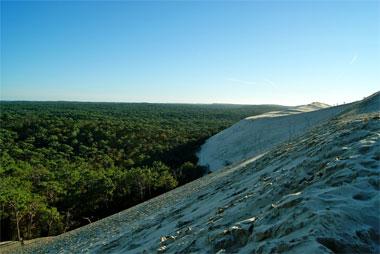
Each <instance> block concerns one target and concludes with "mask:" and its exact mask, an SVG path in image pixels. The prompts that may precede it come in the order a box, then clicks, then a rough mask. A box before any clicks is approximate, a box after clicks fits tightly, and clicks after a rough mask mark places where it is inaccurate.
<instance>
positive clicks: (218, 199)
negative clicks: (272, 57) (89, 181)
mask: <svg viewBox="0 0 380 254" xmlns="http://www.w3.org/2000/svg"><path fill="white" fill-rule="evenodd" d="M339 110H340V109H339ZM298 115H299V116H300V115H301V114H298ZM317 116H318V115H317ZM379 162H380V94H379V93H377V94H376V95H374V96H372V97H370V98H368V99H366V100H364V101H362V102H358V103H353V104H352V105H351V106H350V107H348V108H347V109H346V110H345V112H343V113H341V114H340V115H338V116H336V117H334V118H333V119H330V120H329V121H327V122H325V123H324V124H320V125H318V126H317V127H315V128H311V129H310V130H309V131H308V132H306V133H304V134H303V135H300V136H299V137H297V138H295V139H294V140H292V141H291V142H285V143H283V144H280V145H278V146H277V147H276V148H275V149H272V150H270V151H267V152H266V153H265V154H264V155H260V156H258V157H253V158H250V159H249V160H246V161H244V162H243V163H240V164H237V165H236V166H230V167H226V168H223V169H220V170H218V171H217V172H214V173H211V174H209V175H207V176H205V177H203V178H201V179H198V180H196V181H194V182H191V183H189V184H186V185H184V186H182V187H179V188H177V189H175V190H173V191H170V192H168V193H166V194H164V195H161V196H159V197H156V198H154V199H152V200H149V201H147V202H145V203H142V204H139V205H137V206H135V207H132V208H130V209H127V210H125V211H123V212H120V213H118V214H115V215H113V216H110V217H108V218H105V219H103V220H100V221H98V222H95V223H92V224H90V225H88V226H85V227H82V228H79V229H77V230H74V231H71V232H68V233H66V234H63V235H61V236H57V237H54V238H52V239H49V240H41V241H36V242H35V243H33V244H29V245H26V246H24V247H23V248H19V249H13V252H16V253H379V251H380V241H379V239H380V215H379V213H378V211H379V208H380V178H379V174H380V165H379Z"/></svg>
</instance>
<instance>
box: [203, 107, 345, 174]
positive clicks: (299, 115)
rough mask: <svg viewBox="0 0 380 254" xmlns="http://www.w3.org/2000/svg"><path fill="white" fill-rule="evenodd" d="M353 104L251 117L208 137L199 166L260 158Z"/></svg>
mask: <svg viewBox="0 0 380 254" xmlns="http://www.w3.org/2000/svg"><path fill="white" fill-rule="evenodd" d="M349 106H350V104H346V105H341V106H338V107H328V105H327V104H323V103H318V102H314V103H312V104H309V105H303V106H297V107H293V108H289V109H287V110H284V111H276V112H269V113H265V114H262V115H258V116H253V117H248V118H246V119H243V120H241V121H239V122H238V123H236V124H234V125H232V126H231V127H230V128H227V129H225V130H223V131H222V132H219V133H218V134H216V135H214V136H213V137H211V138H209V139H208V140H207V141H206V142H205V144H204V145H203V146H202V147H201V150H200V152H199V153H198V154H197V155H198V158H199V164H200V165H202V166H208V167H209V169H210V170H211V171H216V170H218V169H220V168H223V167H225V166H227V165H231V164H235V163H237V162H240V161H242V160H245V159H248V158H251V157H253V156H257V155H259V154H262V153H264V152H267V151H269V150H270V149H272V148H273V147H275V146H276V145H278V144H280V143H282V142H284V141H288V140H291V139H292V138H295V137H297V136H299V135H302V134H303V133H305V132H306V131H307V130H309V129H310V128H312V127H315V126H316V125H318V124H321V123H324V122H325V121H327V120H329V119H331V118H332V117H334V116H336V115H337V114H339V113H341V112H342V111H344V110H345V109H346V108H347V107H349Z"/></svg>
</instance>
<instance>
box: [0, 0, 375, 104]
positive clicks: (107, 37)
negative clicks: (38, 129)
mask: <svg viewBox="0 0 380 254" xmlns="http://www.w3.org/2000/svg"><path fill="white" fill-rule="evenodd" d="M379 13H380V1H367V2H366V1H320V2H316V1H247V2H232V1H231V2H229V1H223V2H123V1H118V2H99V1H98V2H89V1H82V2H52V1H46V2H5V1H2V2H1V99H3V100H77V101H124V102H130V101H147V102H190V103H213V102H223V103H244V104H259V103H260V104H261V103H276V104H286V105H295V104H304V103H309V102H311V101H322V102H326V103H330V104H335V103H337V102H338V103H342V102H343V101H345V102H348V101H352V100H356V99H361V98H362V97H363V96H366V95H369V94H370V93H373V92H375V91H376V90H379V87H380V71H379V70H380V31H379V29H380V28H379V27H380V14H379Z"/></svg>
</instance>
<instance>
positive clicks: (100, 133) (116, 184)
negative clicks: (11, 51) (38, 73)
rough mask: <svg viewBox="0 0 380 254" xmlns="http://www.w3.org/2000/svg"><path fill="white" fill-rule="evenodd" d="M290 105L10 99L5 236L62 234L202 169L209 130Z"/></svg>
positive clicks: (0, 207)
mask: <svg viewBox="0 0 380 254" xmlns="http://www.w3.org/2000/svg"><path fill="white" fill-rule="evenodd" d="M281 108H282V107H281V106H274V105H264V106H239V105H217V104H215V105H186V104H147V103H77V102H70V103H68V102H1V103H0V113H1V116H0V119H1V128H0V149H1V156H0V226H1V230H0V240H15V239H20V238H23V239H30V238H34V237H39V236H48V235H56V234H60V233H62V232H65V231H68V230H71V229H74V228H76V227H79V226H82V225H84V224H87V223H90V222H93V221H95V220H98V219H100V218H103V217H105V216H108V215H110V214H113V213H115V212H118V211H120V210H123V209H125V208H128V207H131V206H133V205H135V204H138V203H140V202H142V201H145V200H147V199H149V198H152V197H154V196H157V195H159V194H161V193H164V192H166V191H168V190H171V189H173V188H175V187H176V186H178V185H182V184H184V183H187V182H189V181H192V180H194V179H196V178H199V177H200V176H202V175H203V174H205V173H206V172H207V169H205V168H202V167H199V166H197V158H196V151H197V150H198V149H199V147H200V145H201V144H202V143H203V142H204V140H205V139H207V138H208V137H210V136H211V135H213V134H215V133H217V132H218V131H220V130H222V129H224V128H226V127H228V126H229V125H231V124H232V123H234V122H236V121H238V120H240V119H242V118H244V117H247V116H250V115H255V114H260V113H264V112H267V111H272V110H279V109H281Z"/></svg>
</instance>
